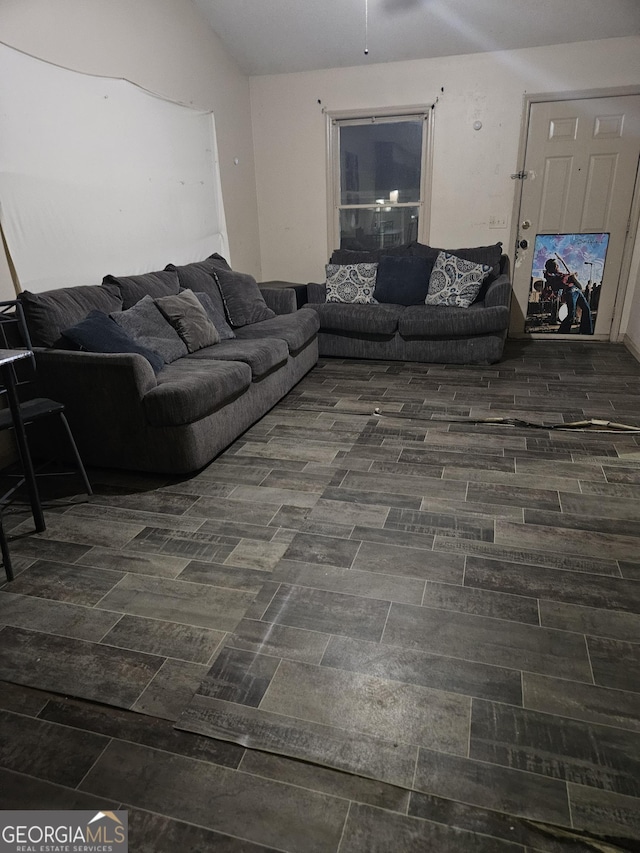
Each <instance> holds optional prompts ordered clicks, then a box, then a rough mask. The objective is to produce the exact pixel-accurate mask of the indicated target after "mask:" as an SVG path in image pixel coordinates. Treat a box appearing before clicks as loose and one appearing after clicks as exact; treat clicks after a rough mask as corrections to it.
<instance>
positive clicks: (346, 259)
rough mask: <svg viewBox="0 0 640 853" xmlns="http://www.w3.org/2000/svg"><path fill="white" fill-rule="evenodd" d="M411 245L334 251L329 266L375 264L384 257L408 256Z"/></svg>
mask: <svg viewBox="0 0 640 853" xmlns="http://www.w3.org/2000/svg"><path fill="white" fill-rule="evenodd" d="M411 245H412V244H411V243H402V244H401V245H400V246H387V247H386V248H385V249H370V250H366V249H334V250H333V252H332V254H331V258H330V260H329V263H330V264H375V263H377V262H378V261H379V260H380V258H381V257H382V256H383V255H385V256H389V255H406V254H409V248H410V247H411Z"/></svg>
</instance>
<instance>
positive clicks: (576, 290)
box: [525, 234, 609, 335]
mask: <svg viewBox="0 0 640 853" xmlns="http://www.w3.org/2000/svg"><path fill="white" fill-rule="evenodd" d="M608 245H609V235H608V234H538V235H537V236H536V242H535V246H534V250H533V266H532V270H531V286H530V289H529V301H528V306H527V317H526V320H525V331H526V332H531V333H534V332H535V333H536V334H537V333H540V332H542V333H547V332H555V333H557V334H560V335H569V334H572V335H592V334H593V331H594V328H595V323H596V317H597V314H598V303H599V301H600V288H601V286H602V278H603V272H604V264H605V259H606V256H607V247H608Z"/></svg>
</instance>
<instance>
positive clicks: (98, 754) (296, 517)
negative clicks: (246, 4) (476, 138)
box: [0, 341, 640, 853]
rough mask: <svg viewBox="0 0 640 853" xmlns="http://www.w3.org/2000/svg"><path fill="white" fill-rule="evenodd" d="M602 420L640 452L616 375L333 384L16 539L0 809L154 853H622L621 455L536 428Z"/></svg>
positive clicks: (371, 376)
mask: <svg viewBox="0 0 640 853" xmlns="http://www.w3.org/2000/svg"><path fill="white" fill-rule="evenodd" d="M376 409H379V410H380V413H379V414H374V410H376ZM496 418H497V419H500V418H506V419H510V420H511V421H513V419H516V420H517V421H518V423H517V424H514V423H509V424H504V423H496V422H495V421H494V420H492V419H496ZM590 419H599V420H601V421H610V422H615V423H623V424H630V425H635V426H638V427H640V365H639V364H638V363H637V362H636V361H635V360H634V359H633V358H632V356H631V355H630V354H629V353H628V352H627V351H626V350H625V349H624V348H623V347H621V346H615V345H606V344H599V343H582V342H576V343H574V342H558V343H556V342H554V341H548V342H547V341H540V342H526V343H519V342H511V343H510V344H509V345H508V346H507V350H506V353H505V358H504V360H503V361H502V362H501V363H500V364H497V365H491V366H477V367H475V366H453V365H447V366H445V365H417V364H399V363H383V362H357V361H354V362H351V361H342V360H329V359H324V360H321V361H320V363H319V364H318V366H317V368H316V369H315V370H313V371H312V372H311V373H310V374H309V375H308V376H307V377H306V378H305V379H304V380H303V381H302V382H301V383H300V384H299V385H298V386H297V387H296V388H295V389H294V390H293V391H292V392H291V393H290V394H289V395H288V397H287V398H286V399H285V400H283V401H282V402H281V403H280V404H279V405H278V406H276V408H275V409H273V410H272V411H271V412H270V413H269V414H268V415H267V416H266V417H265V418H263V419H262V420H261V421H260V422H259V423H258V424H256V425H255V426H254V427H253V428H252V429H250V430H249V431H248V432H247V433H246V434H245V435H244V436H242V437H241V439H239V440H238V441H236V442H235V443H234V444H233V445H232V446H231V447H230V448H228V450H227V451H226V452H224V453H223V454H222V455H221V456H220V457H219V458H218V459H217V460H215V461H214V462H213V463H212V464H211V465H210V466H208V467H207V468H206V469H205V470H204V471H202V472H200V473H198V474H197V475H196V476H193V477H190V478H184V479H176V478H173V479H170V478H167V477H159V476H151V475H144V474H135V473H125V472H116V471H93V472H91V476H92V480H93V483H94V486H95V495H94V496H93V497H92V498H91V499H90V500H87V499H86V498H83V496H81V495H78V496H73V495H71V496H69V497H67V498H65V499H61V498H58V499H56V500H53V501H52V502H50V503H49V505H48V509H47V512H46V517H47V530H46V531H45V532H43V533H41V534H34V533H33V532H32V531H33V527H32V522H31V521H30V519H29V516H28V514H27V513H26V512H24V511H20V510H16V511H15V512H14V513H13V514H6V516H5V528H6V529H7V531H8V532H9V534H10V537H11V549H12V554H13V556H14V563H15V571H16V579H15V580H14V581H13V582H12V583H10V584H9V583H8V584H5V585H4V586H2V587H1V588H0V679H2V688H3V689H2V691H1V692H0V807H2V808H5V809H8V808H95V807H99V808H104V807H105V806H107V807H108V808H115V807H122V808H127V809H128V810H129V821H130V827H131V836H130V837H131V847H130V849H132V850H135V851H155V852H156V853H157V851H160V853H162V851H175V850H184V851H189V850H193V851H204V850H207V851H208V850H212V851H225V853H252V852H253V851H255V853H259V851H271V850H273V851H285V853H314V851H318V853H390V851H393V853H405V851H406V853H413V851H416V852H417V851H421V853H422V851H427V850H429V851H431V850H433V851H438V853H466V851H470V853H471V851H473V853H501V852H502V851H504V853H516V851H519V853H525V851H529V853H534V851H539V853H562V851H565V850H566V851H578V853H586V851H594V850H605V849H606V850H611V851H616V850H618V851H631V850H640V432H636V433H634V432H625V431H623V430H617V431H615V430H612V431H594V430H593V429H584V430H576V429H555V428H553V425H556V426H559V425H562V424H567V423H571V422H574V421H584V420H590ZM596 845H599V846H596ZM603 845H604V846H603ZM606 845H608V846H606Z"/></svg>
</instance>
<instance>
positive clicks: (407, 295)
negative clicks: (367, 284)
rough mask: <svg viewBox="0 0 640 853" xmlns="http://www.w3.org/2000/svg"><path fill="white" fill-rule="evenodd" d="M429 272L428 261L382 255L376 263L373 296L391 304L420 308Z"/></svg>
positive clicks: (422, 303)
mask: <svg viewBox="0 0 640 853" xmlns="http://www.w3.org/2000/svg"><path fill="white" fill-rule="evenodd" d="M432 269H433V260H431V259H430V258H419V257H413V256H412V255H404V256H403V255H383V256H382V257H381V258H380V260H379V261H378V275H377V278H376V289H375V291H374V294H373V295H374V297H375V298H376V299H377V300H378V302H390V303H391V304H393V305H424V300H425V297H426V295H427V291H428V290H429V278H430V276H431V270H432Z"/></svg>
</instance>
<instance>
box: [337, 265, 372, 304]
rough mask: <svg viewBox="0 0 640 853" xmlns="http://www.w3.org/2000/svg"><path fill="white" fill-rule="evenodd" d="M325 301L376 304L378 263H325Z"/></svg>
mask: <svg viewBox="0 0 640 853" xmlns="http://www.w3.org/2000/svg"><path fill="white" fill-rule="evenodd" d="M326 269H327V302H352V303H358V304H359V305H367V304H377V301H378V300H377V299H374V298H373V291H374V290H375V288H376V273H377V271H378V264H327V267H326Z"/></svg>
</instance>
